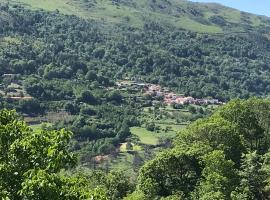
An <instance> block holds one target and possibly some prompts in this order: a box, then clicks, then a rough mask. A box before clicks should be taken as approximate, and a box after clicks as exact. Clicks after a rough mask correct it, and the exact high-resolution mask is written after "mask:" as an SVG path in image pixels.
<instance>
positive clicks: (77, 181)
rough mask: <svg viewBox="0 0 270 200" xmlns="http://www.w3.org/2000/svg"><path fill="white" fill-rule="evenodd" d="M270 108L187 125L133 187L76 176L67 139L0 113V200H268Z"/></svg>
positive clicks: (247, 103) (125, 180) (234, 111)
mask: <svg viewBox="0 0 270 200" xmlns="http://www.w3.org/2000/svg"><path fill="white" fill-rule="evenodd" d="M269 109H270V102H269V100H263V99H258V98H252V99H249V100H239V99H236V100H232V101H230V102H229V103H228V104H226V105H225V106H222V107H220V108H219V109H218V110H217V111H216V112H215V113H214V114H212V115H211V116H209V117H207V118H204V119H199V120H197V121H196V122H193V123H191V124H190V125H188V126H187V128H186V129H183V131H180V132H179V133H178V135H177V136H176V138H175V139H174V147H173V148H170V149H167V150H164V151H162V152H160V153H158V154H157V156H156V157H155V158H154V159H152V160H150V161H148V162H146V163H145V164H144V165H143V166H142V168H141V169H140V171H139V176H138V178H137V179H136V180H132V179H130V177H128V176H126V175H125V174H124V173H122V172H121V171H110V172H108V173H105V172H104V171H99V170H94V171H89V170H85V169H84V168H75V166H76V163H77V162H76V156H75V154H73V153H72V152H70V151H68V149H67V146H68V142H69V140H70V139H71V137H72V135H71V134H72V133H71V132H69V131H66V130H64V129H61V130H59V131H55V130H53V131H50V130H43V131H41V132H34V131H33V130H32V129H31V128H29V127H28V126H27V125H26V123H25V122H23V121H21V120H20V118H19V116H18V114H16V113H15V112H14V111H8V110H1V111H0V127H1V129H0V130H1V131H0V140H1V146H0V147H1V155H0V160H1V168H0V172H1V176H0V187H1V193H0V195H1V197H2V199H98V200H100V199H104V200H107V199H112V200H113V199H125V200H134V199H136V200H141V199H145V200H148V199H149V200H150V199H170V200H174V199H175V200H176V199H207V200H208V199H218V200H221V199H235V200H236V199H237V200H238V199H268V198H269V195H270V193H269V184H270V182H269V180H270V177H269V174H270V173H269V169H270V162H269V156H270V155H269V151H268V150H269V144H270V140H269V122H270V115H269Z"/></svg>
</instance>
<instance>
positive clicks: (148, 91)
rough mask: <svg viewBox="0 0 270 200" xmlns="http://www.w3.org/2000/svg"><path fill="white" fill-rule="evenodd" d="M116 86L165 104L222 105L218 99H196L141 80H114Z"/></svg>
mask: <svg viewBox="0 0 270 200" xmlns="http://www.w3.org/2000/svg"><path fill="white" fill-rule="evenodd" d="M116 87H117V89H119V90H126V89H132V90H135V91H141V92H143V94H144V95H150V96H152V97H153V98H155V99H158V100H160V101H162V103H164V104H165V105H169V106H171V105H175V104H176V105H185V104H194V105H222V104H224V103H223V102H221V101H219V100H218V99H204V98H203V99H197V98H194V97H191V96H185V95H183V94H177V93H175V92H172V91H170V90H169V89H168V88H165V87H162V86H160V85H157V84H150V83H144V82H141V81H133V80H123V81H119V82H116Z"/></svg>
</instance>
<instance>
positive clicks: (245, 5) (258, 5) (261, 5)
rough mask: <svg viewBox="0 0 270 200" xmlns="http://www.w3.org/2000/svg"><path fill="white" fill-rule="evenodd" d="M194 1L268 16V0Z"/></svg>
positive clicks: (269, 10) (269, 0)
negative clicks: (219, 4) (218, 4)
mask: <svg viewBox="0 0 270 200" xmlns="http://www.w3.org/2000/svg"><path fill="white" fill-rule="evenodd" d="M192 1H195V2H215V3H221V4H223V5H225V6H229V7H232V8H236V9H238V10H241V11H246V12H250V13H254V14H258V15H266V16H268V17H270V0H192Z"/></svg>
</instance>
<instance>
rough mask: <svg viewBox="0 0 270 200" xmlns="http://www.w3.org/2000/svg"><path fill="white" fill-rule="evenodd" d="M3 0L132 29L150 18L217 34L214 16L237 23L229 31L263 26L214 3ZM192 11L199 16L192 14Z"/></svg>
mask: <svg viewBox="0 0 270 200" xmlns="http://www.w3.org/2000/svg"><path fill="white" fill-rule="evenodd" d="M7 1H8V2H12V3H21V4H23V5H25V6H27V7H29V8H32V9H44V10H49V11H54V10H56V9H58V10H59V11H60V12H62V13H64V14H73V15H77V16H79V17H83V18H90V19H96V20H101V21H104V22H107V23H121V24H125V23H128V24H132V25H133V26H136V27H141V26H142V25H143V22H144V21H145V19H152V20H158V21H161V22H163V23H166V24H171V25H173V26H175V27H177V28H184V29H187V30H191V31H197V32H207V33H220V32H222V31H223V28H224V27H220V26H218V25H216V24H213V23H211V22H209V17H211V16H214V15H219V16H221V17H223V18H224V19H225V20H226V21H227V22H228V23H230V24H239V25H238V26H237V27H234V29H232V28H231V30H233V31H243V27H244V25H246V24H249V25H251V26H254V27H255V26H260V25H261V24H262V23H263V18H262V17H259V16H256V15H251V14H245V13H241V12H240V11H238V10H235V9H231V8H227V7H223V6H220V5H218V4H199V3H191V2H188V1H184V0H170V1H161V0H156V3H155V4H153V3H151V0H136V1H135V0H125V1H121V2H120V4H118V5H115V4H113V3H112V0H88V2H87V1H84V0H42V1H37V0H12V1H10V0H0V2H7ZM194 10H195V11H196V12H197V13H200V14H201V15H199V16H197V15H194V12H193V11H194ZM243 19H245V20H248V22H245V20H243Z"/></svg>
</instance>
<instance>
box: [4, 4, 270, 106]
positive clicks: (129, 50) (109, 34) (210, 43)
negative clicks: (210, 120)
mask: <svg viewBox="0 0 270 200" xmlns="http://www.w3.org/2000/svg"><path fill="white" fill-rule="evenodd" d="M5 2H6V1H3V0H2V6H1V15H0V17H1V19H2V21H1V23H2V26H1V30H0V33H1V38H2V40H1V44H0V45H1V46H2V47H3V48H1V51H0V53H1V54H0V55H1V59H0V64H1V65H0V66H1V73H2V74H5V73H15V74H20V75H22V77H23V79H22V83H23V84H24V85H25V88H26V91H27V92H28V94H29V95H31V96H33V97H36V98H38V99H46V100H61V99H63V98H64V99H72V98H73V97H74V95H75V94H76V91H75V89H74V88H72V87H66V88H63V87H64V85H65V84H61V87H60V86H56V85H55V84H53V86H49V85H51V84H52V83H53V82H54V81H59V79H60V81H61V82H62V83H66V85H70V84H71V83H70V81H71V80H73V81H78V79H82V81H83V80H86V78H85V77H86V74H87V73H95V74H97V75H98V77H99V78H95V79H92V80H91V81H92V82H93V83H95V84H96V85H97V84H101V85H103V86H108V85H111V84H113V82H115V81H117V80H119V79H123V78H126V77H129V78H131V79H134V78H137V79H142V80H144V81H145V82H149V83H156V84H160V85H162V86H167V87H169V88H171V89H173V90H175V91H178V92H180V93H183V94H185V95H191V96H193V97H197V98H202V97H212V98H218V99H220V100H223V101H226V100H229V99H231V98H235V97H241V98H247V97H249V96H254V95H255V96H258V95H259V96H267V95H269V92H270V86H269V85H270V79H269V77H270V66H269V65H270V53H269V52H270V51H269V50H270V40H269V38H270V34H269V25H270V20H269V18H267V17H263V16H256V15H252V14H248V13H243V12H240V11H237V10H235V9H231V8H227V7H224V6H221V5H218V4H201V3H192V2H189V1H180V0H171V1H158V0H150V1H146V0H139V1H132V0H126V1H120V0H119V1H109V0H102V1H94V0H93V1H92V0H91V1H90V0H89V1H78V0H77V1H75V0H74V1H72V0H68V1H62V0H57V1H51V0H44V1H41V2H38V3H37V1H31V0H21V1H8V3H5ZM32 76H34V78H33V77H32ZM30 77H32V78H30ZM30 80H31V81H30ZM33 85H38V87H40V88H39V89H38V90H37V89H33ZM59 91H61V92H59Z"/></svg>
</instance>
